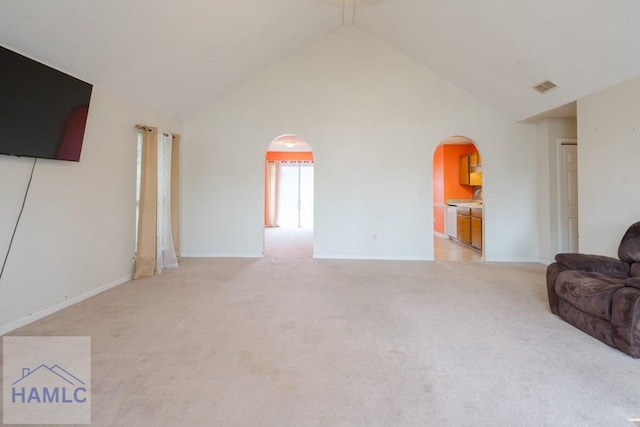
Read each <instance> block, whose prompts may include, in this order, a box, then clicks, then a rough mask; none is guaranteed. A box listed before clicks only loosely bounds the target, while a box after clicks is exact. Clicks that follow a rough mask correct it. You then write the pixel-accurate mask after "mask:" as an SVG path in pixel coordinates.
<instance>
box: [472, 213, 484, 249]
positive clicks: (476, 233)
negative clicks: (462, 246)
mask: <svg viewBox="0 0 640 427" xmlns="http://www.w3.org/2000/svg"><path fill="white" fill-rule="evenodd" d="M471 246H473V247H474V248H476V249H480V250H482V218H474V217H471Z"/></svg>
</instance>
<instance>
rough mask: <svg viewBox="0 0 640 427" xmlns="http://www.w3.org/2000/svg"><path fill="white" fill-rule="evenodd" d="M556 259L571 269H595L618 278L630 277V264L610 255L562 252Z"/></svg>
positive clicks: (594, 270)
mask: <svg viewBox="0 0 640 427" xmlns="http://www.w3.org/2000/svg"><path fill="white" fill-rule="evenodd" d="M555 260H556V262H558V263H559V264H561V265H562V266H564V267H565V268H567V269H569V270H582V271H593V272H598V273H602V274H606V275H607V276H611V277H618V278H626V277H629V264H628V263H626V262H623V261H620V260H619V259H617V258H613V257H609V256H604V255H590V254H576V253H560V254H557V255H556V257H555Z"/></svg>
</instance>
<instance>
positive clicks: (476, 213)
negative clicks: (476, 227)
mask: <svg viewBox="0 0 640 427" xmlns="http://www.w3.org/2000/svg"><path fill="white" fill-rule="evenodd" d="M471 216H472V217H474V218H480V219H482V208H471Z"/></svg>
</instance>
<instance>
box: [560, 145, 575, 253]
mask: <svg viewBox="0 0 640 427" xmlns="http://www.w3.org/2000/svg"><path fill="white" fill-rule="evenodd" d="M559 184H560V194H559V196H560V224H559V225H560V230H559V231H560V252H578V146H577V145H576V144H565V143H563V144H562V145H561V146H560V183H559Z"/></svg>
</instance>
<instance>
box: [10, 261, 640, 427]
mask: <svg viewBox="0 0 640 427" xmlns="http://www.w3.org/2000/svg"><path fill="white" fill-rule="evenodd" d="M544 271H545V267H544V266H542V265H537V264H486V263H455V262H441V261H438V262H433V263H431V262H392V261H387V262H372V261H338V260H336V261H332V260H314V259H303V258H292V259H281V258H264V259H185V260H184V261H183V262H182V265H181V267H180V268H179V269H167V270H165V271H164V272H163V273H162V274H161V275H160V276H156V277H153V278H149V279H144V280H139V281H136V282H131V283H127V284H125V285H122V286H120V287H118V288H115V289H112V290H110V291H108V292H105V293H103V294H100V295H98V296H96V297H94V298H91V299H90V300H87V301H85V302H82V303H80V304H77V305H75V306H73V307H70V308H68V309H66V310H63V311H61V312H58V313H56V314H54V315H52V316H49V317H47V318H45V319H42V320H41V321H38V322H36V323H33V324H31V325H28V326H26V327H24V328H22V329H20V330H17V331H15V332H14V333H13V334H12V335H90V336H91V337H92V387H93V402H92V409H93V411H92V413H93V425H94V426H111V425H113V426H143V425H145V426H146V425H153V426H178V425H180V426H182V425H185V426H296V427H298V426H512V425H514V426H516V425H517V426H629V425H631V424H630V422H629V421H628V420H629V418H632V417H637V416H639V415H640V360H634V359H632V358H630V357H628V356H626V355H624V354H623V353H620V352H618V351H617V350H614V349H612V348H610V347H607V346H606V345H604V344H602V343H600V342H599V341H596V340H595V339H593V338H591V337H589V336H588V335H586V334H584V333H582V332H580V331H578V330H577V329H575V328H573V327H572V326H570V325H568V324H567V323H565V322H563V321H562V320H560V319H559V318H557V317H556V316H554V315H552V314H551V313H550V312H549V309H548V308H547V304H546V294H545V284H544V283H545V277H544Z"/></svg>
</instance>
